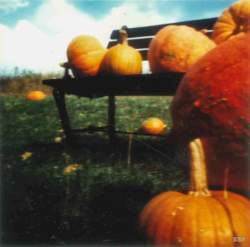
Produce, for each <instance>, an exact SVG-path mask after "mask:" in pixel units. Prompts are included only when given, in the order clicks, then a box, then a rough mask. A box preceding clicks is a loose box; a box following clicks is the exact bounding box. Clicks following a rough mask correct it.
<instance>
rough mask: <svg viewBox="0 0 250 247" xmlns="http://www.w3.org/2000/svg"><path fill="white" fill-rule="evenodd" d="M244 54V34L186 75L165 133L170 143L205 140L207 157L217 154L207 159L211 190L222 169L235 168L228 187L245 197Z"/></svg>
mask: <svg viewBox="0 0 250 247" xmlns="http://www.w3.org/2000/svg"><path fill="white" fill-rule="evenodd" d="M249 51H250V33H249V34H244V35H240V36H237V37H235V38H234V39H230V40H227V41H225V42H223V43H221V44H219V45H218V46H217V47H216V48H214V49H213V50H211V51H210V52H208V53H207V54H206V55H205V56H204V57H202V58H201V59H200V60H199V61H198V62H197V63H196V64H195V65H194V66H192V67H191V68H190V69H189V71H188V72H187V73H186V74H185V76H184V78H183V80H182V81H181V83H180V85H179V87H178V89H177V92H176V94H175V96H174V98H173V101H172V103H171V115H172V120H173V128H172V130H171V131H170V133H172V136H173V139H174V140H175V141H177V139H179V140H180V142H188V141H189V140H191V139H194V138H198V137H200V138H203V139H207V141H206V145H205V146H206V148H205V150H207V148H208V149H210V151H209V150H208V153H211V149H218V150H217V151H215V152H214V153H213V152H212V153H213V156H211V155H207V156H209V157H210V158H208V164H207V165H208V171H209V180H210V177H211V181H212V184H211V185H214V186H221V185H222V183H221V174H222V173H223V171H224V169H225V166H230V169H232V168H233V167H234V166H236V167H237V168H236V167H235V168H234V169H233V170H232V171H235V170H236V169H237V170H238V172H237V173H236V172H235V173H233V175H232V179H231V180H230V182H229V187H230V188H232V189H238V190H241V191H245V192H247V191H248V192H249V191H250V187H249V175H248V174H249V173H248V171H249V148H248V147H249V140H250V128H249V126H250V111H249V109H250V101H249V99H250V76H249V54H250V53H249ZM210 138H213V141H212V140H211V139H210ZM208 139H209V140H208ZM215 141H216V142H217V144H216V143H215ZM209 145H212V146H211V148H209V147H208V146H209ZM216 147H217V148H216ZM212 158H213V160H215V161H216V160H217V161H216V162H214V161H212ZM210 161H211V162H210ZM210 171H211V172H210ZM215 171H216V172H215Z"/></svg>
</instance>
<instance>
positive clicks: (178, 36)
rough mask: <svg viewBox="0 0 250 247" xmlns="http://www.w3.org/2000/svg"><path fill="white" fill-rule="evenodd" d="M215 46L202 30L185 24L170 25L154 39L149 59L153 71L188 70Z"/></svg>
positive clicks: (149, 51)
mask: <svg viewBox="0 0 250 247" xmlns="http://www.w3.org/2000/svg"><path fill="white" fill-rule="evenodd" d="M214 47H215V43H214V42H213V41H212V40H210V39H209V38H208V37H207V36H206V35H205V34H203V33H202V32H199V31H196V30H195V29H193V28H192V27H188V26H185V25H179V26H175V25H170V26H166V27H164V28H163V29H161V30H160V31H159V32H158V33H157V34H156V35H155V37H154V38H153V39H152V41H151V42H150V45H149V50H148V61H149V65H150V69H151V71H152V73H158V72H168V71H176V72H186V71H187V69H188V68H189V67H190V66H191V65H192V64H194V63H195V62H196V61H197V60H198V59H199V58H200V57H201V56H203V55H204V54H206V53H207V52H208V51H209V50H211V49H212V48H214Z"/></svg>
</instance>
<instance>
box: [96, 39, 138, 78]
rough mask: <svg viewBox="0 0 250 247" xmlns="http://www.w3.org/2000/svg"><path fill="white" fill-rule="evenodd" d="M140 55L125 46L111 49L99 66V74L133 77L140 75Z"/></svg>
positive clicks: (120, 45) (119, 45)
mask: <svg viewBox="0 0 250 247" xmlns="http://www.w3.org/2000/svg"><path fill="white" fill-rule="evenodd" d="M141 72H142V58H141V54H140V53H139V52H138V51H137V50H135V49H134V48H133V47H131V46H129V45H127V44H118V45H115V46H113V47H111V48H110V49H109V50H108V51H107V53H106V54H105V56H104V58H103V61H102V64H101V66H100V73H101V74H111V75H133V74H141Z"/></svg>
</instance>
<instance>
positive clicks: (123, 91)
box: [43, 72, 184, 98]
mask: <svg viewBox="0 0 250 247" xmlns="http://www.w3.org/2000/svg"><path fill="white" fill-rule="evenodd" d="M183 75H184V74H183V73H175V72H169V73H164V74H142V75H128V76H103V75H102V76H101V75H99V76H93V77H85V78H82V79H75V78H71V79H67V78H66V79H49V80H44V81H43V83H44V84H46V85H49V86H52V87H54V88H57V89H59V90H63V91H64V92H65V93H67V94H74V95H78V96H82V97H89V98H92V97H93V98H94V97H100V96H108V95H117V96H119V95H120V96H122V95H123V96H130V95H131V96H132V95H134V96H140V95H152V96H153V95H174V94H175V92H176V89H177V87H178V85H179V82H180V80H181V79H182V77H183Z"/></svg>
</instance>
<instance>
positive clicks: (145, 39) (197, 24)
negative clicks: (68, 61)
mask: <svg viewBox="0 0 250 247" xmlns="http://www.w3.org/2000/svg"><path fill="white" fill-rule="evenodd" d="M216 19H217V18H208V19H201V20H192V21H183V22H175V23H168V24H161V25H154V26H144V27H134V28H128V27H125V29H126V31H127V33H128V42H129V45H131V46H132V47H134V48H136V49H137V50H138V51H139V52H140V53H141V55H142V58H143V60H147V51H148V47H149V43H150V41H151V39H152V38H153V37H154V35H155V34H156V33H157V32H158V31H159V30H160V29H161V28H163V27H165V26H167V25H188V26H191V27H193V28H195V29H197V30H201V29H207V31H208V34H209V33H211V32H212V27H213V25H214V23H215V21H216ZM123 28H124V27H123ZM118 40H119V30H118V29H117V30H113V32H112V33H111V36H110V42H109V43H108V48H109V47H111V46H113V45H116V44H117V43H118Z"/></svg>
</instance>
